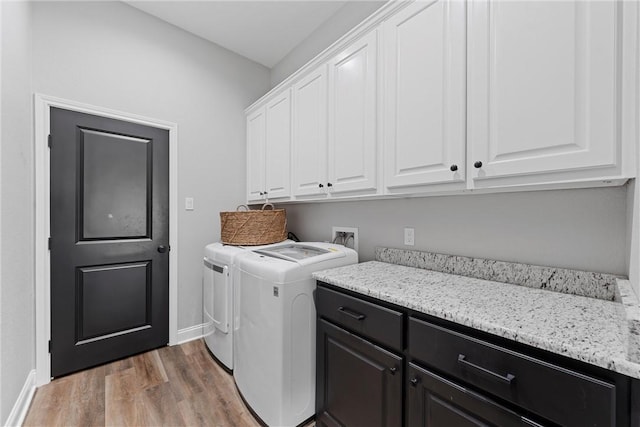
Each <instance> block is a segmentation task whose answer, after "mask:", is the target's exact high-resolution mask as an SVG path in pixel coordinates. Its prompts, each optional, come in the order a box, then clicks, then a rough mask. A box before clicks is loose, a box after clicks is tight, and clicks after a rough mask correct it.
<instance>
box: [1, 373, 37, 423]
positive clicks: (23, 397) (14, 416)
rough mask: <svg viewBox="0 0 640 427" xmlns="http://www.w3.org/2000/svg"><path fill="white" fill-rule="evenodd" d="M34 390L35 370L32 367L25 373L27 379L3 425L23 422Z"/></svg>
mask: <svg viewBox="0 0 640 427" xmlns="http://www.w3.org/2000/svg"><path fill="white" fill-rule="evenodd" d="M35 392H36V370H35V369H32V370H31V372H29V375H27V379H26V381H25V382H24V385H23V386H22V391H20V395H19V396H18V400H16V403H15V404H14V405H13V409H11V413H10V414H9V418H7V421H5V423H4V425H5V426H10V427H14V426H21V425H22V423H23V422H24V418H25V417H26V416H27V411H28V410H29V405H31V399H33V395H34V393H35Z"/></svg>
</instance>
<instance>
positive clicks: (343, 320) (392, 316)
mask: <svg viewBox="0 0 640 427" xmlns="http://www.w3.org/2000/svg"><path fill="white" fill-rule="evenodd" d="M316 310H317V312H318V315H319V316H322V317H324V318H326V319H330V320H331V321H332V322H334V323H336V324H338V325H340V326H344V327H345V328H346V329H349V330H352V331H354V332H357V333H358V334H361V335H363V336H365V337H367V338H371V339H373V340H375V341H377V342H379V343H381V344H384V345H386V346H388V347H391V348H393V349H395V350H399V351H402V349H403V345H402V344H403V339H402V337H403V335H402V318H403V314H402V313H401V312H399V311H395V310H391V309H388V308H386V307H382V306H379V305H376V304H372V303H369V302H367V301H363V300H361V299H358V298H354V297H351V296H349V295H345V294H343V293H340V292H336V291H333V290H331V289H327V288H323V287H321V286H319V287H318V289H317V293H316Z"/></svg>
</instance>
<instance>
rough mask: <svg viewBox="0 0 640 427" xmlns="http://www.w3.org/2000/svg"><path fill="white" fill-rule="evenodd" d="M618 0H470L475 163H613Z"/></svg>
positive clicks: (539, 169)
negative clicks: (595, 0) (586, 0)
mask: <svg viewBox="0 0 640 427" xmlns="http://www.w3.org/2000/svg"><path fill="white" fill-rule="evenodd" d="M619 6H620V5H619V4H618V3H616V2H582V1H553V2H537V1H519V2H503V1H489V2H472V3H471V6H470V7H471V9H470V10H471V12H470V20H469V22H470V27H469V39H468V40H469V92H468V93H469V138H468V143H469V147H470V158H469V161H470V162H469V163H470V164H473V163H475V162H477V161H481V162H482V167H481V169H479V170H473V169H469V170H471V171H473V172H472V174H473V177H474V180H475V181H476V184H477V185H478V184H479V185H482V182H481V181H482V180H483V179H486V178H492V177H501V176H502V177H504V176H516V175H525V174H532V173H544V172H554V171H566V170H572V169H573V170H575V169H586V168H595V167H611V166H615V165H616V164H617V161H618V156H619V151H618V150H619V146H620V144H619V135H618V134H617V123H616V121H617V119H616V111H617V110H618V89H617V88H616V79H617V73H618V71H617V70H616V64H617V63H618V57H617V56H618V55H617V49H618V43H619V41H618V40H617V38H618V36H617V32H616V23H617V21H618V20H619V13H618V10H617V9H618V7H619Z"/></svg>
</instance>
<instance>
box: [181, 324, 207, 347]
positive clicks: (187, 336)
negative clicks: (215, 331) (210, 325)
mask: <svg viewBox="0 0 640 427" xmlns="http://www.w3.org/2000/svg"><path fill="white" fill-rule="evenodd" d="M205 326H206V324H205V323H203V324H200V325H195V326H189V327H188V328H184V329H179V330H178V334H177V344H184V343H186V342H189V341H193V340H197V339H199V338H202V337H203V336H204V327H205Z"/></svg>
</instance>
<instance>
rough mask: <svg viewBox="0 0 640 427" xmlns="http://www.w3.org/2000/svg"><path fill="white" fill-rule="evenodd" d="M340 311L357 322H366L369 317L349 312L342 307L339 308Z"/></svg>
mask: <svg viewBox="0 0 640 427" xmlns="http://www.w3.org/2000/svg"><path fill="white" fill-rule="evenodd" d="M338 311H339V312H340V313H344V314H346V315H347V316H349V317H353V318H354V319H356V320H364V319H365V317H367V316H365V315H364V314H362V313H358V312H357V311H353V310H349V309H348V308H344V307H342V306H340V307H338Z"/></svg>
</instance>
